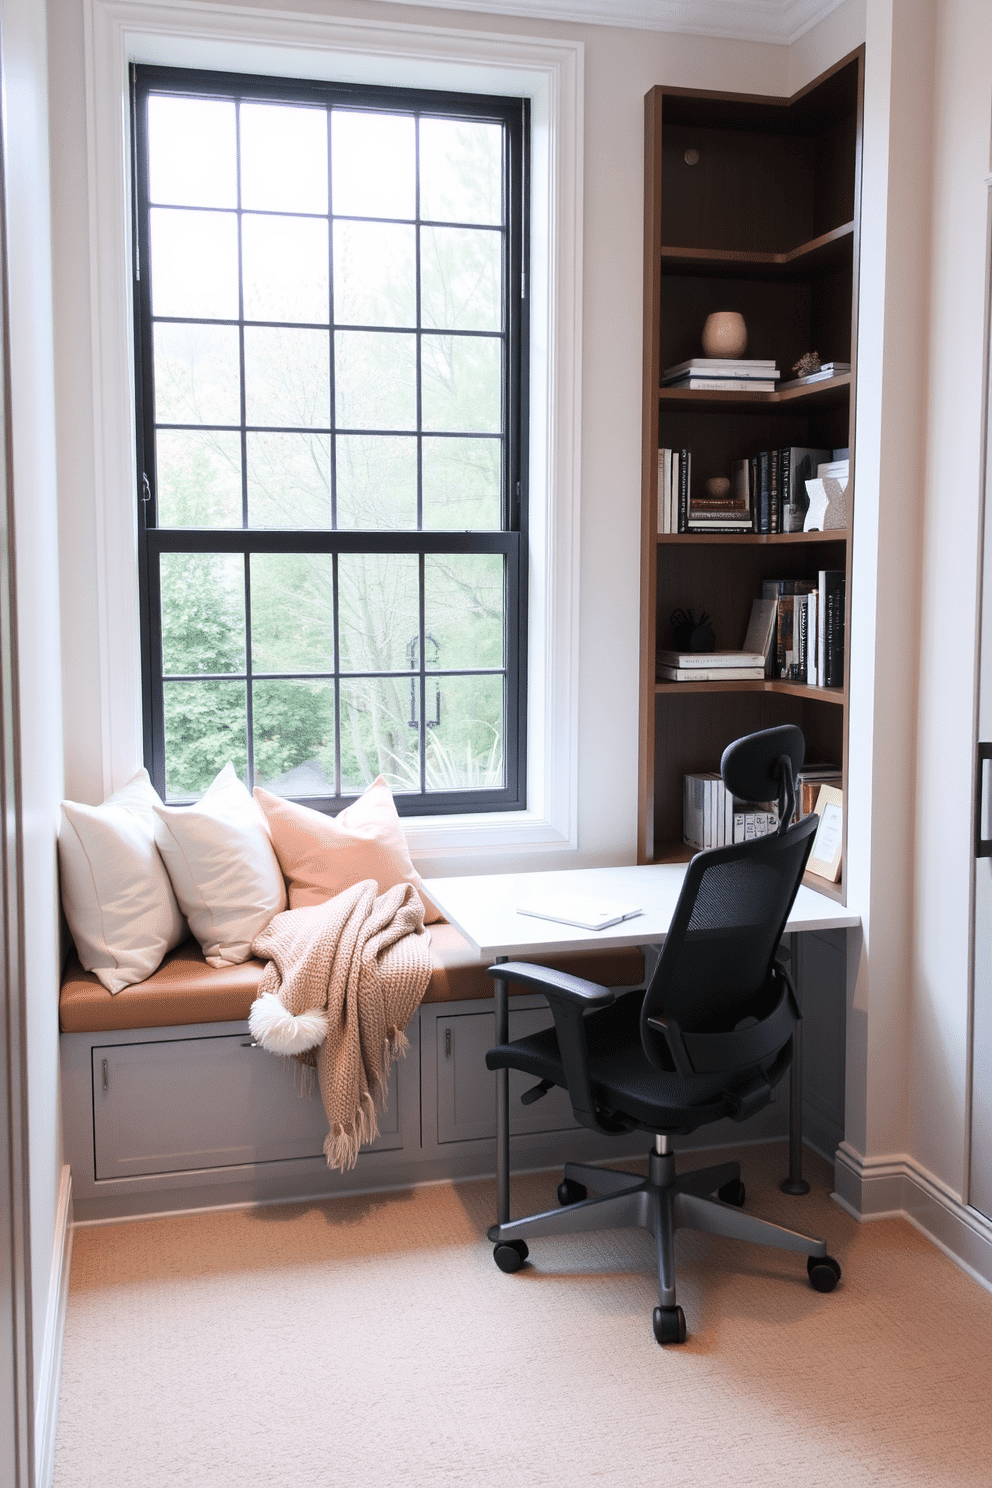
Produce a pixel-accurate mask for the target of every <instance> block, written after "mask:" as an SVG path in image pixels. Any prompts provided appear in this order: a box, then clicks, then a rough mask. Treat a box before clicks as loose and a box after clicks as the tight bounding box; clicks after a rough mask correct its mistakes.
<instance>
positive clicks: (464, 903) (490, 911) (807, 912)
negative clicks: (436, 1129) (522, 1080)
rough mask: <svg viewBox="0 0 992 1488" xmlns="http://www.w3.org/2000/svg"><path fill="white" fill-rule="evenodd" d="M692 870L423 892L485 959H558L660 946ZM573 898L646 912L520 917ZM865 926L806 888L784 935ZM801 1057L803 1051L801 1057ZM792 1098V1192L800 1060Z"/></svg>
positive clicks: (496, 879)
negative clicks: (602, 918) (576, 920)
mask: <svg viewBox="0 0 992 1488" xmlns="http://www.w3.org/2000/svg"><path fill="white" fill-rule="evenodd" d="M686 867H687V864H685V863H663V864H655V865H651V866H642V867H634V868H566V869H557V870H554V871H552V872H546V873H487V874H480V875H478V876H476V877H469V878H428V879H425V880H424V891H425V893H427V894H428V895H429V896H430V898H431V900H432V901H433V903H435V904H436V905H437V907H438V909H440V910H441V912H442V913H443V914H444V916H445V918H446V919H447V920H450V922H451V924H453V925H454V926H455V928H456V929H458V930H459V931H460V932H461V933H462V935H464V937H465V939H466V940H467V941H468V942H469V943H470V945H472V946H474V948H475V950H476V951H477V952H478V953H479V955H480V956H481V957H483V958H484V959H486V960H490V961H506V960H509V959H510V958H512V957H514V956H532V957H534V958H535V959H540V957H541V956H542V955H553V954H554V953H555V952H560V951H587V950H603V949H606V948H610V947H615V946H631V945H638V946H643V945H660V944H661V942H662V941H664V939H665V937H666V936H667V934H668V927H669V925H670V924H671V922H672V914H673V913H674V910H675V905H676V903H677V901H678V897H679V893H680V891H681V888H682V881H683V879H684V878H685V871H686ZM559 892H569V893H573V894H588V895H590V896H593V897H595V898H601V899H614V900H616V901H618V902H621V903H630V904H639V905H641V906H642V908H643V910H644V913H643V914H640V915H636V916H635V917H634V918H633V919H630V920H624V921H623V922H622V923H621V924H619V925H611V926H610V928H609V929H608V930H582V929H579V928H578V927H577V926H574V925H560V924H558V923H556V922H555V921H552V920H539V919H535V918H534V917H533V916H532V915H523V914H520V913H518V909H517V906H518V905H520V904H524V903H526V902H527V901H528V900H530V899H531V898H536V896H537V895H538V894H546V893H559ZM858 924H860V919H859V917H858V916H857V915H856V914H852V913H851V912H850V911H849V910H847V909H845V908H844V906H843V905H841V904H837V903H836V902H835V901H834V900H833V899H828V898H827V897H826V895H825V894H818V893H817V892H816V890H815V889H807V888H805V887H803V888H801V889H800V890H799V893H798V894H797V895H796V902H795V904H794V905H793V907H792V913H791V914H790V916H789V918H788V920H787V922H786V926H785V933H786V934H787V935H789V934H792V933H794V932H796V931H806V930H846V929H850V928H852V927H854V926H856V925H858ZM493 986H494V989H495V1003H496V1043H497V1044H502V1043H505V1042H506V1040H507V1038H508V1037H509V1000H508V992H507V984H506V982H505V981H503V980H500V979H495V980H494V983H493ZM797 1055H798V1050H797ZM792 1072H793V1078H792V1087H791V1098H790V1163H789V1167H790V1178H791V1179H792V1181H793V1191H797V1192H798V1191H805V1190H804V1189H798V1188H796V1187H795V1184H796V1183H801V1178H800V1162H799V1155H800V1132H801V1126H800V1121H801V1087H800V1084H799V1080H800V1074H801V1071H800V1060H799V1058H798V1057H796V1058H794V1059H793V1064H792ZM509 1129H510V1115H509V1071H508V1070H505V1069H504V1070H498V1071H497V1074H496V1189H497V1193H496V1210H497V1223H499V1224H503V1223H505V1222H506V1221H507V1220H508V1219H509V1217H510V1183H509V1171H510V1146H509V1141H510V1139H509Z"/></svg>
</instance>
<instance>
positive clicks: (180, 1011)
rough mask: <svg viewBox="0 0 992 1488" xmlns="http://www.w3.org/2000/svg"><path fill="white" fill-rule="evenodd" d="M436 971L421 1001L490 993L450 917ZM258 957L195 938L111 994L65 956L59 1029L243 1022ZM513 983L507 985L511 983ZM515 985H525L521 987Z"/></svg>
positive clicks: (569, 960)
mask: <svg viewBox="0 0 992 1488" xmlns="http://www.w3.org/2000/svg"><path fill="white" fill-rule="evenodd" d="M430 934H431V955H432V957H433V960H434V973H433V975H432V977H431V979H430V983H429V985H428V988H427V995H426V996H425V998H424V1001H425V1002H460V1001H461V1000H462V999H467V998H483V997H492V995H493V983H492V978H491V977H489V976H487V975H486V969H485V966H484V965H482V964H480V962H479V960H478V958H477V957H476V955H475V952H474V951H473V950H472V949H471V948H470V946H469V945H468V943H467V942H466V941H465V940H464V939H463V938H462V936H461V935H459V933H458V931H457V930H456V929H455V927H454V926H453V925H448V924H446V923H444V922H442V923H440V924H436V925H431V927H430ZM543 961H544V964H545V965H547V966H554V967H556V968H557V969H558V970H560V971H570V972H573V973H574V974H575V975H576V976H582V977H586V978H587V979H588V980H589V981H591V982H599V983H601V984H602V985H603V986H606V987H634V986H637V985H638V983H639V982H640V981H641V980H642V979H643V977H644V957H643V955H642V954H641V952H640V951H639V950H637V949H636V947H635V948H631V949H630V950H620V951H615V950H614V951H578V952H572V953H570V954H569V955H563V956H547V957H545V958H543ZM262 964H263V963H262V962H261V961H246V962H244V963H243V964H242V965H241V966H227V967H222V968H218V967H213V966H208V965H207V963H206V962H205V961H204V959H203V953H202V951H201V950H200V947H199V946H198V945H197V943H196V941H195V940H187V941H184V943H183V944H182V945H181V946H177V947H176V949H175V950H174V951H170V952H169V954H168V955H167V956H166V958H165V960H164V961H163V962H162V965H161V966H160V967H159V969H158V971H156V972H155V973H154V975H152V976H150V977H148V978H147V979H146V980H145V981H143V982H138V983H137V984H136V985H135V986H133V987H125V988H124V989H123V991H121V992H118V993H117V994H116V995H115V996H113V997H111V995H110V993H109V992H108V991H107V990H106V988H105V987H102V986H101V985H100V983H99V982H98V981H97V979H96V977H95V976H94V975H93V973H92V972H89V971H84V970H83V968H82V967H81V966H80V964H79V961H78V960H77V958H76V956H75V955H72V956H71V957H70V958H69V964H68V966H67V967H66V974H65V978H64V980H63V982H62V992H61V995H60V998H59V1016H60V1021H61V1026H62V1030H63V1032H64V1033H105V1032H109V1031H114V1030H117V1029H122V1028H175V1027H178V1026H179V1025H181V1024H184V1023H228V1022H241V1021H243V1020H244V1019H245V1018H247V1017H248V1012H249V1009H250V1008H251V1005H252V1003H253V1002H254V1000H255V996H256V994H257V991H258V984H259V982H260V980H261V977H262ZM513 990H514V989H513V988H512V987H511V991H513ZM519 990H520V991H521V992H522V991H524V990H526V989H525V988H522V987H521V988H520V989H519Z"/></svg>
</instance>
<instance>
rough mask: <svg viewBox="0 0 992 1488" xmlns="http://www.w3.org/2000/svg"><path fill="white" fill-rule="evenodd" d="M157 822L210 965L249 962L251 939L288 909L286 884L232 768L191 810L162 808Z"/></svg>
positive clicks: (178, 894) (181, 896)
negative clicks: (273, 918) (282, 910)
mask: <svg viewBox="0 0 992 1488" xmlns="http://www.w3.org/2000/svg"><path fill="white" fill-rule="evenodd" d="M155 815H156V824H155V841H156V842H157V843H158V848H159V852H160V853H161V854H162V857H163V859H164V860H165V866H166V868H168V870H169V877H170V878H171V879H172V887H173V888H174V889H175V891H176V898H177V899H178V900H179V903H180V905H181V906H182V908H183V910H184V911H185V913H186V918H187V919H188V920H189V928H190V929H191V930H192V932H193V934H194V935H195V936H196V938H197V940H198V941H199V942H200V945H201V946H202V947H203V954H204V956H205V957H206V958H207V961H208V963H209V964H210V965H211V966H235V965H237V963H238V962H239V961H247V960H249V958H250V957H251V943H252V941H253V940H254V938H255V936H256V935H257V934H258V933H259V931H260V930H264V929H265V926H266V925H267V924H268V923H269V921H270V920H271V918H272V916H273V915H275V914H278V913H279V911H280V910H281V909H285V908H286V885H285V883H284V881H283V876H282V871H281V869H280V867H279V862H278V859H277V858H276V855H275V852H274V851H273V848H272V842H271V839H270V837H269V830H268V827H267V826H266V823H265V816H264V815H263V813H262V811H261V810H260V808H259V807H258V806H257V805H256V804H255V802H254V801H253V800H252V798H251V796H250V795H249V794H248V791H247V790H246V788H245V786H244V785H242V783H241V781H240V780H239V779H238V776H237V773H236V771H235V769H234V766H233V765H225V766H224V768H223V770H221V772H220V774H219V775H218V776H217V779H216V780H215V781H213V783H212V784H211V785H210V787H209V788H208V790H207V792H206V794H205V795H204V796H203V797H202V798H201V799H200V800H199V801H197V802H196V803H195V805H193V806H163V805H162V803H161V802H159V803H158V805H157V806H156V808H155Z"/></svg>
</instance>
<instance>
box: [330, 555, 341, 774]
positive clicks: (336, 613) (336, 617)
mask: <svg viewBox="0 0 992 1488" xmlns="http://www.w3.org/2000/svg"><path fill="white" fill-rule="evenodd" d="M340 592H341V591H340V581H339V576H338V555H337V553H332V554H331V626H332V630H333V637H334V794H335V796H336V797H338V799H340V796H341V637H340V633H339V631H340V613H341V605H340Z"/></svg>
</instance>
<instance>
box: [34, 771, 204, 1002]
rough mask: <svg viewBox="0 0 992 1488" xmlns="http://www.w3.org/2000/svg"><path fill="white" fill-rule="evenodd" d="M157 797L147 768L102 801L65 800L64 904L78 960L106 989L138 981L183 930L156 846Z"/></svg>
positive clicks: (181, 936) (61, 844)
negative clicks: (100, 803) (95, 802)
mask: <svg viewBox="0 0 992 1488" xmlns="http://www.w3.org/2000/svg"><path fill="white" fill-rule="evenodd" d="M161 804H162V803H161V802H160V801H159V798H158V793H157V792H156V790H155V787H154V786H153V785H152V783H151V781H150V780H149V778H148V771H147V770H139V771H138V773H137V775H135V777H134V778H133V780H129V781H128V783H127V785H125V786H123V787H122V789H121V790H119V791H115V792H114V794H113V795H112V796H111V797H110V798H109V799H108V800H106V801H104V803H103V805H102V806H83V805H81V804H80V803H79V802H77V801H63V802H62V825H61V828H60V830H59V865H60V868H61V876H62V906H63V908H64V910H65V917H66V920H67V921H68V923H69V929H70V930H71V932H72V938H73V940H74V941H75V943H76V952H77V954H78V956H79V959H80V961H81V962H82V964H83V966H85V968H86V970H87V971H92V972H95V974H96V975H97V976H98V977H99V979H100V981H101V982H102V984H103V985H104V986H105V987H106V989H107V991H108V992H119V991H120V990H121V988H122V987H131V986H133V985H134V983H135V982H143V981H144V979H145V977H149V976H151V974H152V972H153V971H155V970H156V969H157V968H158V965H159V963H160V962H161V960H162V957H163V956H164V955H165V953H166V951H171V950H172V947H173V946H176V945H178V944H179V942H180V941H181V940H185V938H186V936H187V934H188V931H187V928H186V921H185V920H184V919H183V916H182V912H181V910H180V908H179V905H178V904H177V903H176V896H175V894H174V893H173V892H172V884H171V883H170V881H169V875H168V873H166V871H165V864H164V863H163V862H162V859H161V858H160V856H159V852H158V848H157V847H156V846H155V807H156V805H159V806H160V805H161Z"/></svg>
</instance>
